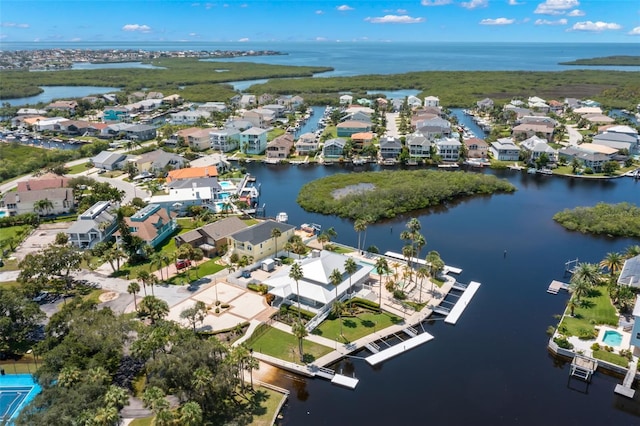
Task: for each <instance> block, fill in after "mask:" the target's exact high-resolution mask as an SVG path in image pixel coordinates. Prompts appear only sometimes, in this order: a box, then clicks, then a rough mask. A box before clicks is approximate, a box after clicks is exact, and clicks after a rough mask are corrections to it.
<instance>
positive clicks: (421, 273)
mask: <svg viewBox="0 0 640 426" xmlns="http://www.w3.org/2000/svg"><path fill="white" fill-rule="evenodd" d="M428 276H429V269H427V267H426V266H421V267H420V268H418V271H417V272H416V279H418V278H419V279H420V289H419V291H420V293H419V295H418V303H422V283H423V282H424V279H425V278H427V277H428Z"/></svg>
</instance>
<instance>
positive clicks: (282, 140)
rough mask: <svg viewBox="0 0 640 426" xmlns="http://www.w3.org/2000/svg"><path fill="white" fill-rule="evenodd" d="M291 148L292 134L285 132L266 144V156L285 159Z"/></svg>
mask: <svg viewBox="0 0 640 426" xmlns="http://www.w3.org/2000/svg"><path fill="white" fill-rule="evenodd" d="M292 149H293V135H291V134H289V133H285V134H284V135H280V136H278V137H277V138H275V139H274V140H272V141H271V142H269V143H268V144H267V158H277V159H285V158H287V157H288V156H289V154H290V153H291V151H292Z"/></svg>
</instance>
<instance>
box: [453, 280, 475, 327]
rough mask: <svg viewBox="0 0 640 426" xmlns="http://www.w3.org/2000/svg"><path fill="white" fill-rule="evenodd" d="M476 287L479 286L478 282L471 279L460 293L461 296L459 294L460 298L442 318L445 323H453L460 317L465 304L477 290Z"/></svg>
mask: <svg viewBox="0 0 640 426" xmlns="http://www.w3.org/2000/svg"><path fill="white" fill-rule="evenodd" d="M478 288H480V283H479V282H477V281H471V282H470V283H469V285H468V286H467V289H466V290H465V291H464V293H462V296H460V299H458V302H457V303H456V304H455V305H453V308H451V311H450V312H449V314H448V315H447V317H446V318H445V319H444V322H446V323H447V324H455V323H456V322H458V318H460V315H462V313H463V312H464V310H465V309H466V307H467V305H468V304H469V302H470V301H471V299H472V298H473V296H474V295H475V294H476V291H478Z"/></svg>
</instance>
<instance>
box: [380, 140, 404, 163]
mask: <svg viewBox="0 0 640 426" xmlns="http://www.w3.org/2000/svg"><path fill="white" fill-rule="evenodd" d="M401 152H402V142H400V139H398V138H395V137H393V136H384V137H382V138H381V139H380V156H381V157H382V158H383V159H385V160H386V159H395V158H398V156H399V155H400V153H401Z"/></svg>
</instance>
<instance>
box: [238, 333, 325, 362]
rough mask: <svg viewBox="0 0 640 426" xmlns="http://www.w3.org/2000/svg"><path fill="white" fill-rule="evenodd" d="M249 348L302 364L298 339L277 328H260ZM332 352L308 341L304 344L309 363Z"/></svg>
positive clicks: (248, 343) (249, 341)
mask: <svg viewBox="0 0 640 426" xmlns="http://www.w3.org/2000/svg"><path fill="white" fill-rule="evenodd" d="M265 328H266V330H265ZM247 346H248V347H250V348H252V349H253V350H255V351H257V352H260V353H263V354H266V355H271V356H274V357H276V358H280V359H283V360H285V361H291V362H295V363H298V364H300V354H299V353H298V339H297V338H296V337H295V336H294V335H293V334H289V333H285V332H284V331H281V330H278V329H277V328H273V327H270V326H268V325H263V326H261V327H259V328H258V329H257V330H256V332H255V333H254V335H253V336H251V338H250V339H249V340H248V342H247ZM332 350H333V349H332V348H329V347H326V346H322V345H319V344H317V343H314V342H310V341H308V340H306V339H305V340H304V343H303V352H304V355H305V358H306V359H305V360H306V361H307V362H312V361H313V360H315V359H317V358H319V357H321V356H323V355H326V354H328V353H329V352H331V351H332Z"/></svg>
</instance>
